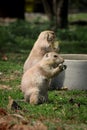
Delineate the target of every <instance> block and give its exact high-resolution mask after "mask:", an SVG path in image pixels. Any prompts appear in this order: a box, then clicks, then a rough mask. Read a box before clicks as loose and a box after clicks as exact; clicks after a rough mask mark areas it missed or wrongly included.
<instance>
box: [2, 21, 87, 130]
mask: <svg viewBox="0 0 87 130" xmlns="http://www.w3.org/2000/svg"><path fill="white" fill-rule="evenodd" d="M49 28H50V26H49V24H48V23H45V24H39V25H36V24H35V23H32V24H31V23H28V22H26V21H17V22H15V23H11V24H9V25H8V26H0V52H1V53H0V85H7V86H9V87H10V88H12V89H11V90H7V89H4V90H0V108H5V109H7V106H8V102H9V101H8V98H9V96H11V97H12V98H13V99H14V100H15V101H16V102H17V103H18V104H19V105H20V106H21V108H22V110H20V111H21V112H22V114H23V116H24V117H26V118H27V119H28V120H30V121H31V122H33V121H35V120H40V121H42V122H43V123H44V124H45V125H47V126H48V128H49V130H56V129H57V128H59V130H60V129H61V130H86V129H87V91H81V90H71V91H62V90H61V91H56V90H55V91H49V102H47V103H45V104H41V105H36V106H34V105H30V104H28V103H25V102H21V101H19V100H21V99H23V94H22V92H21V91H20V84H21V78H22V72H23V64H24V61H25V59H26V58H27V56H28V54H29V52H30V50H31V48H32V46H33V44H34V42H35V40H36V39H37V36H38V34H39V33H40V32H41V31H43V30H46V29H49ZM33 30H34V31H33ZM56 35H57V39H58V40H59V41H60V52H61V53H84V54H87V26H85V27H81V26H80V27H77V26H72V27H70V28H68V29H62V30H60V29H58V30H57V31H56ZM2 52H3V53H5V55H6V56H7V58H8V59H7V61H4V60H2V54H3V53H2ZM7 111H8V112H11V113H15V111H14V110H8V109H7Z"/></svg>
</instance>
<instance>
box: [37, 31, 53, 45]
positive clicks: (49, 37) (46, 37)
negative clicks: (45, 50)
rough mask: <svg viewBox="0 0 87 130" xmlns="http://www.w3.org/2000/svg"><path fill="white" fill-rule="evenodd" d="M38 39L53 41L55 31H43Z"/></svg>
mask: <svg viewBox="0 0 87 130" xmlns="http://www.w3.org/2000/svg"><path fill="white" fill-rule="evenodd" d="M38 39H40V40H46V41H47V42H51V43H53V42H54V41H55V33H54V31H50V30H47V31H43V32H41V33H40V35H39V37H38Z"/></svg>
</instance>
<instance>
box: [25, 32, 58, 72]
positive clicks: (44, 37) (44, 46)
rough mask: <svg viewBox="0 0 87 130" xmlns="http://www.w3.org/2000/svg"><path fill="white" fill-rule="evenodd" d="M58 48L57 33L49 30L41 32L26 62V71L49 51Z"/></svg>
mask: <svg viewBox="0 0 87 130" xmlns="http://www.w3.org/2000/svg"><path fill="white" fill-rule="evenodd" d="M56 43H57V42H56ZM57 50H58V46H55V33H54V32H53V31H49V30H47V31H43V32H41V33H40V35H39V36H38V39H37V41H36V42H35V44H34V46H33V48H32V50H31V52H30V54H29V56H28V58H27V60H26V61H25V63H24V68H23V70H24V72H25V71H27V70H28V69H30V68H31V67H32V66H33V65H35V64H36V63H37V62H39V61H40V60H41V59H42V57H43V56H44V54H46V53H47V52H51V51H57Z"/></svg>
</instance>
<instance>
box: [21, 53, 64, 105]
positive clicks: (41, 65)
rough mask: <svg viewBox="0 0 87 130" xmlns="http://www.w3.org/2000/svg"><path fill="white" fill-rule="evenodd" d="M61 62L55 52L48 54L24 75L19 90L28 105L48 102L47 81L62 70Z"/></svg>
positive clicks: (61, 59)
mask: <svg viewBox="0 0 87 130" xmlns="http://www.w3.org/2000/svg"><path fill="white" fill-rule="evenodd" d="M63 62H64V60H63V58H61V57H60V56H59V55H58V54H57V53H56V52H49V53H46V54H45V55H44V57H43V58H42V60H40V61H39V62H38V63H37V64H36V65H35V66H33V67H31V68H30V69H29V70H27V71H26V72H25V73H24V75H23V77H22V82H21V90H22V92H23V93H24V97H25V100H26V101H28V102H30V104H39V103H43V102H47V101H48V86H49V80H50V78H53V77H54V76H55V75H58V74H59V73H60V72H61V71H62V70H63V64H62V63H63ZM60 63H61V65H60Z"/></svg>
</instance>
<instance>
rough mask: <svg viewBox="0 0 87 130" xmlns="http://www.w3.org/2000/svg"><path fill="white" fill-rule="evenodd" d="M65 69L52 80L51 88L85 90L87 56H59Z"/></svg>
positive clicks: (86, 88) (86, 87)
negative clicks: (63, 61) (63, 60)
mask: <svg viewBox="0 0 87 130" xmlns="http://www.w3.org/2000/svg"><path fill="white" fill-rule="evenodd" d="M61 56H62V57H63V58H64V59H65V63H64V64H65V65H67V69H66V70H65V71H63V72H61V73H60V74H59V75H58V76H57V77H55V78H54V79H53V80H52V83H51V88H53V89H60V88H62V87H66V88H68V89H69V90H71V89H80V90H87V55H84V54H61Z"/></svg>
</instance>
